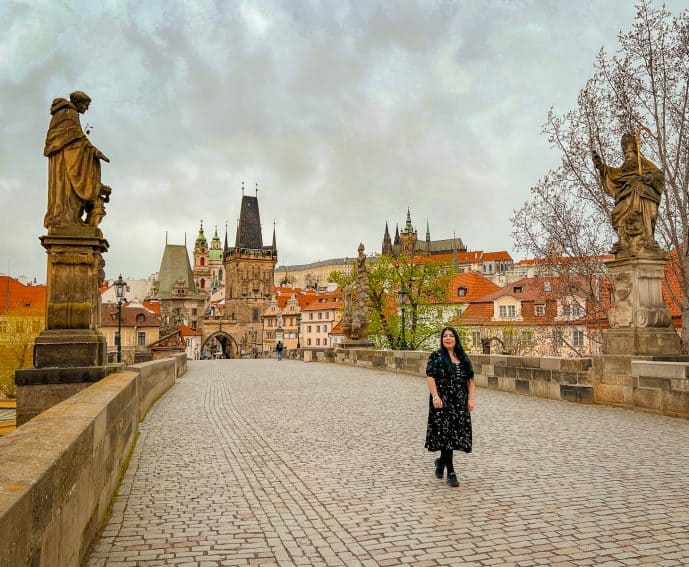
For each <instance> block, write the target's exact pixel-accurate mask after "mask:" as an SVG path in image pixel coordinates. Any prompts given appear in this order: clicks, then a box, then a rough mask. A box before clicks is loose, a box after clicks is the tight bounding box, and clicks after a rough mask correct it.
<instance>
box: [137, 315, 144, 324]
mask: <svg viewBox="0 0 689 567" xmlns="http://www.w3.org/2000/svg"><path fill="white" fill-rule="evenodd" d="M145 320H146V316H145V315H144V314H143V313H139V314H138V315H137V316H136V322H137V323H143V322H144V321H145Z"/></svg>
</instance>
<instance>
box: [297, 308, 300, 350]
mask: <svg viewBox="0 0 689 567" xmlns="http://www.w3.org/2000/svg"><path fill="white" fill-rule="evenodd" d="M300 331H301V313H297V348H301V344H300V343H299V333H300Z"/></svg>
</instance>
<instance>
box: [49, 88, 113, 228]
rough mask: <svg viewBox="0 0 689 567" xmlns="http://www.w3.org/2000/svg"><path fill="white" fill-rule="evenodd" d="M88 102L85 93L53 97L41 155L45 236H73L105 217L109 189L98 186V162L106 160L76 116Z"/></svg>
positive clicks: (86, 108)
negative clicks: (43, 158)
mask: <svg viewBox="0 0 689 567" xmlns="http://www.w3.org/2000/svg"><path fill="white" fill-rule="evenodd" d="M90 103H91V99H90V98H89V96H88V95H87V94H86V93H83V92H81V91H74V92H73V93H71V94H70V95H69V100H66V99H64V98H56V99H55V100H53V103H52V105H51V107H50V114H51V115H52V118H51V119H50V125H49V126H48V133H47V134H46V138H45V149H44V150H43V155H44V156H46V157H47V158H48V210H47V212H46V214H45V218H44V219H43V226H45V228H47V229H48V234H55V233H58V232H59V233H63V234H64V233H67V234H69V233H74V232H75V230H76V231H77V232H79V231H78V229H79V228H80V227H91V228H93V229H94V233H96V234H97V235H101V234H100V230H99V229H98V225H99V224H100V222H101V220H102V219H103V217H104V216H105V205H104V203H107V202H108V201H109V200H110V192H111V189H110V187H108V186H107V185H103V184H102V183H101V176H100V161H101V160H103V161H106V162H109V161H110V160H109V159H108V158H107V157H106V156H105V155H104V154H103V153H102V152H101V151H100V150H99V149H98V148H96V147H95V146H94V145H93V144H91V142H90V141H89V139H88V138H87V137H86V134H84V132H83V130H82V129H81V123H80V121H79V114H84V113H85V112H86V111H87V110H88V107H89V104H90Z"/></svg>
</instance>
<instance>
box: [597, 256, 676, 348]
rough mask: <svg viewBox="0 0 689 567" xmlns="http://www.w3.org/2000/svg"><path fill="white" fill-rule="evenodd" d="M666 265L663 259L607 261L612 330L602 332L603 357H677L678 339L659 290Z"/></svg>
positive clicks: (609, 315) (609, 316)
mask: <svg viewBox="0 0 689 567" xmlns="http://www.w3.org/2000/svg"><path fill="white" fill-rule="evenodd" d="M659 256H660V255H659ZM665 262H666V260H665V258H664V257H656V258H624V259H615V260H611V261H610V262H607V265H608V266H609V268H610V271H611V275H612V281H613V286H614V305H613V307H612V308H611V309H610V312H609V314H608V319H609V321H610V327H611V328H610V329H608V330H606V331H604V333H603V352H604V353H605V354H626V355H651V356H652V355H673V354H679V352H680V338H679V335H678V334H677V333H676V332H675V330H674V328H673V327H672V315H671V314H670V311H669V310H668V308H667V306H666V305H665V302H664V300H663V294H662V289H661V281H662V280H663V277H664V276H663V272H664V269H665Z"/></svg>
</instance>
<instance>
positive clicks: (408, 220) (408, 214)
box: [404, 207, 414, 234]
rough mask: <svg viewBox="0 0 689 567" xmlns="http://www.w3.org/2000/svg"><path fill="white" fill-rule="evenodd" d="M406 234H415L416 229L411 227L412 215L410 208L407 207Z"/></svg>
mask: <svg viewBox="0 0 689 567" xmlns="http://www.w3.org/2000/svg"><path fill="white" fill-rule="evenodd" d="M404 232H406V233H407V234H411V233H412V232H414V227H413V226H412V225H411V213H410V212H409V207H407V222H406V223H405V224H404Z"/></svg>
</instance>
